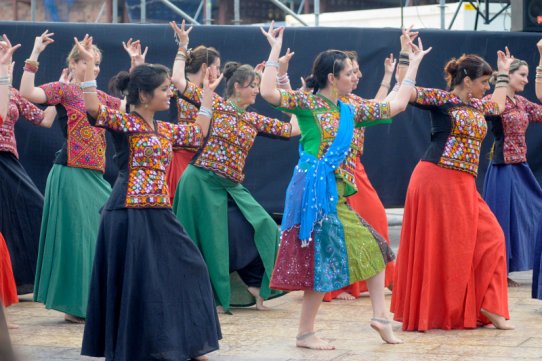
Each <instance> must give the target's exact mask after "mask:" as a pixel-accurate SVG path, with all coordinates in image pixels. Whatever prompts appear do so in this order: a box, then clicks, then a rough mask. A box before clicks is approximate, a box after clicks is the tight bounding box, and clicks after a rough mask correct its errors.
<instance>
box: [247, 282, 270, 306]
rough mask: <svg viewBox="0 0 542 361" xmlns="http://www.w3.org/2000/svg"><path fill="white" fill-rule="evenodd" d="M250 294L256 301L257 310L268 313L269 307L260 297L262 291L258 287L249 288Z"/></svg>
mask: <svg viewBox="0 0 542 361" xmlns="http://www.w3.org/2000/svg"><path fill="white" fill-rule="evenodd" d="M247 290H248V292H249V293H250V294H251V295H252V296H254V298H255V299H256V309H257V310H259V311H268V310H269V307H267V306H264V304H263V301H264V300H263V298H262V296H260V289H259V288H257V287H248V288H247Z"/></svg>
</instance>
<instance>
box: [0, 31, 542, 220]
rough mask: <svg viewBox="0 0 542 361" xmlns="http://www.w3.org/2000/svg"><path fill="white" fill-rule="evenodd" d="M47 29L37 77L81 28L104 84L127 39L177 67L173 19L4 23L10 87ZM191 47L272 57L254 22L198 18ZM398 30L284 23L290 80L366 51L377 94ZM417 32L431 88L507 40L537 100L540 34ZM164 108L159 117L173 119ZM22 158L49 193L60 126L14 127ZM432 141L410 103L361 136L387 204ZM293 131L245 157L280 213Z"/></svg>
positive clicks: (251, 177)
mask: <svg viewBox="0 0 542 361" xmlns="http://www.w3.org/2000/svg"><path fill="white" fill-rule="evenodd" d="M45 29H49V31H52V32H54V33H55V37H54V38H55V43H53V44H52V45H50V46H49V47H48V48H47V49H46V50H45V51H44V52H43V53H42V55H41V56H40V59H39V61H40V69H39V71H38V73H37V75H36V84H42V83H45V82H49V81H55V80H57V79H58V78H59V76H60V72H61V70H62V67H63V66H65V59H66V56H67V54H68V52H69V50H70V48H71V46H72V44H73V37H74V36H77V37H79V38H82V37H83V36H84V35H85V33H89V34H91V35H92V36H93V37H94V41H95V43H96V44H97V45H98V46H99V47H100V48H101V49H102V51H103V61H102V65H101V72H100V75H99V77H98V85H99V87H100V89H102V90H106V88H107V81H108V80H109V79H110V78H111V77H112V76H113V75H114V74H116V73H117V72H118V71H120V70H126V69H128V68H129V66H130V62H129V58H128V56H127V54H126V53H125V52H124V49H123V48H122V45H121V41H126V40H128V39H129V38H134V39H140V40H141V41H142V43H143V46H147V45H148V46H149V53H148V55H147V62H149V63H161V64H164V65H167V66H169V67H171V65H172V63H173V59H174V57H175V53H176V49H177V45H176V44H175V42H174V40H173V35H172V31H171V29H170V28H169V26H167V25H137V24H64V23H21V22H4V23H0V32H1V33H5V34H7V35H8V36H9V37H10V39H11V41H12V42H13V43H14V44H17V43H21V44H22V45H23V46H22V48H21V49H19V50H18V51H17V52H16V54H15V61H16V62H17V64H16V69H15V72H14V86H16V87H18V86H19V82H20V78H21V74H22V65H23V62H24V59H26V58H27V57H28V56H29V54H30V52H31V50H32V45H33V42H34V37H35V36H36V35H39V34H40V33H41V32H43V31H44V30H45ZM190 35H191V39H190V47H195V46H197V45H198V44H204V45H207V46H214V47H216V48H217V49H218V50H219V51H220V53H221V55H222V64H224V63H225V62H226V61H229V60H236V61H239V62H241V63H248V64H252V65H255V64H257V63H259V62H261V61H262V60H265V59H267V55H268V52H269V45H268V43H267V41H266V40H265V38H264V37H263V36H262V34H261V33H260V30H259V28H258V27H253V26H242V27H240V26H238V27H235V26H198V27H196V28H195V29H194V30H193V31H192V32H191V34H190ZM399 35H400V31H399V30H398V29H360V28H287V29H286V31H285V35H284V44H283V51H286V48H288V47H289V48H291V49H292V51H295V56H294V58H293V59H292V61H291V63H290V70H289V75H290V79H291V81H292V86H293V87H294V88H295V87H298V86H300V81H299V78H300V76H305V75H308V73H309V72H310V69H311V64H312V61H313V59H314V58H315V56H316V55H317V54H318V52H320V51H322V50H325V49H329V48H335V49H341V50H350V49H352V50H356V51H357V52H358V53H359V55H360V66H361V69H362V71H363V74H364V75H363V79H362V80H361V82H360V85H359V89H358V90H357V91H356V92H357V93H358V94H359V95H361V96H363V97H366V98H372V97H373V96H374V94H375V93H376V91H377V89H378V86H379V84H380V81H381V79H382V75H383V71H384V70H383V61H384V58H385V57H386V56H387V55H389V53H392V52H393V53H394V54H395V55H396V56H397V55H398V51H399ZM420 36H421V38H422V39H423V42H424V45H425V46H426V47H428V46H432V47H433V50H432V52H431V53H430V54H428V55H427V56H426V58H425V59H424V60H423V63H422V65H421V68H420V71H419V74H418V78H417V83H418V85H421V86H426V87H439V88H444V87H445V82H444V79H443V67H444V65H445V64H446V62H447V60H448V59H449V58H451V57H454V56H455V57H459V56H460V55H461V54H463V53H476V54H479V55H481V56H483V57H484V58H486V59H487V60H488V61H489V63H490V64H492V65H495V64H496V58H497V57H496V52H497V50H498V49H504V47H505V46H508V47H510V49H511V51H512V53H513V54H514V55H515V56H516V57H517V58H520V59H524V60H526V61H527V62H528V63H529V64H530V69H531V75H530V79H531V84H529V85H528V86H527V90H526V92H525V94H524V95H525V96H526V97H527V98H528V99H531V100H533V101H536V98H535V95H534V68H535V66H536V65H538V60H539V55H538V51H537V49H536V43H537V41H538V40H539V38H540V35H539V34H531V33H504V32H502V33H501V32H499V33H496V32H483V31H480V32H472V31H453V32H452V31H440V30H423V29H422V30H421V31H420ZM253 108H254V109H255V110H256V111H258V112H260V113H262V114H266V115H271V116H276V117H279V118H280V117H283V115H282V114H281V113H279V112H277V111H276V110H274V109H273V108H272V107H271V106H269V105H268V104H267V103H265V101H263V100H261V99H260V100H258V102H257V103H256V104H255V105H254V106H253ZM167 117H168V115H167V114H163V115H162V119H164V120H167ZM16 135H17V142H18V147H19V152H20V155H21V161H22V163H23V165H24V166H25V168H26V170H27V171H28V173H29V174H30V176H31V177H32V179H33V180H34V181H35V182H36V184H37V185H38V187H39V188H40V189H41V190H42V191H43V189H44V187H45V180H46V178H47V174H48V172H49V170H50V168H51V163H52V161H53V159H54V156H55V152H56V151H57V150H58V149H60V146H61V144H62V141H63V139H62V136H61V132H60V129H59V128H58V125H53V127H52V129H41V128H39V127H35V126H32V125H31V124H29V123H27V122H24V121H21V122H18V124H17V128H16ZM429 139H430V120H429V114H428V113H427V112H424V111H421V110H418V109H415V108H413V107H409V108H408V109H407V111H405V112H404V113H403V114H401V115H399V116H397V117H395V119H394V121H393V123H392V124H391V125H378V126H374V127H370V128H368V129H367V136H366V142H365V155H364V156H363V159H362V161H363V163H364V164H365V167H366V170H367V173H368V175H369V178H370V179H371V181H372V183H373V185H374V186H375V188H376V190H377V191H378V193H379V195H380V197H381V199H382V201H383V202H384V204H385V206H386V207H400V206H402V205H403V203H404V198H405V193H406V189H407V186H408V181H409V179H410V174H411V172H412V170H413V168H414V166H415V165H416V163H417V162H418V160H419V158H420V157H421V156H422V154H423V152H424V150H425V148H426V147H427V145H428V144H429ZM492 141H493V140H492V137H491V135H490V134H489V135H488V137H487V138H486V140H485V141H484V145H483V150H482V157H481V158H482V159H481V162H480V173H479V176H478V186H479V189H480V190H481V185H482V183H483V177H484V175H485V170H486V168H487V163H488V153H489V149H490V147H491V143H492ZM108 144H109V145H110V146H109V147H108V152H107V155H108V166H107V173H106V178H107V179H108V180H109V181H111V182H113V181H114V179H115V175H116V168H115V165H114V163H113V161H112V156H113V153H114V150H113V146H112V143H111V142H109V143H108ZM527 144H528V147H529V153H528V159H529V163H530V165H531V167H532V169H533V171H534V172H535V175H536V176H537V178H538V179H541V178H542V155H540V154H542V127H541V126H538V125H536V124H534V125H532V126H531V127H530V128H529V131H528V135H527ZM297 147H298V142H297V140H296V139H292V140H287V141H285V140H277V139H270V138H266V137H258V138H257V139H256V143H255V145H254V148H253V149H252V151H251V153H250V155H249V157H248V160H247V165H246V174H247V176H246V180H245V185H246V186H247V187H248V188H249V189H250V190H251V191H252V192H253V195H254V196H255V198H256V199H257V200H258V201H260V202H261V203H262V205H263V206H264V207H265V208H266V209H267V210H268V211H269V212H282V209H283V205H284V195H285V189H286V186H287V184H288V181H289V179H290V176H291V174H292V170H293V167H294V166H295V163H296V161H297Z"/></svg>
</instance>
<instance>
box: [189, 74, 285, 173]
mask: <svg viewBox="0 0 542 361" xmlns="http://www.w3.org/2000/svg"><path fill="white" fill-rule="evenodd" d="M183 95H184V96H185V97H186V98H188V99H190V100H191V101H193V102H195V103H196V104H201V97H202V89H201V88H199V87H197V86H195V85H194V84H192V83H190V82H189V83H188V84H187V86H186V89H185V91H184V93H183ZM291 132H292V126H291V124H290V123H286V122H283V121H280V120H278V119H274V118H269V117H265V116H263V115H260V114H258V113H254V112H247V111H244V110H243V109H240V108H238V107H236V106H235V104H233V103H232V102H230V101H228V100H225V99H223V98H221V97H219V96H215V98H214V101H213V118H212V120H211V125H210V127H209V133H208V135H207V138H206V139H205V142H204V144H203V146H202V147H201V149H200V150H198V152H197V153H196V155H195V156H194V158H193V159H192V164H193V165H195V166H196V167H200V168H204V169H207V170H210V171H212V172H214V173H216V174H218V175H220V176H222V177H224V178H227V179H229V180H231V181H233V182H237V183H241V182H242V181H243V179H244V178H245V174H244V173H243V169H244V167H245V160H246V158H247V155H248V152H249V150H250V148H252V145H253V144H254V139H255V138H256V135H258V133H262V134H269V135H274V136H278V137H284V138H288V137H290V134H291Z"/></svg>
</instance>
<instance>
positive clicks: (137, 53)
mask: <svg viewBox="0 0 542 361" xmlns="http://www.w3.org/2000/svg"><path fill="white" fill-rule="evenodd" d="M122 46H123V47H124V50H126V52H127V53H128V55H129V56H130V59H131V62H132V66H138V65H141V64H143V63H145V57H146V56H147V51H148V50H149V47H148V46H146V47H145V51H143V52H141V41H139V40H135V41H132V38H130V39H128V41H127V42H126V43H125V42H124V41H123V42H122Z"/></svg>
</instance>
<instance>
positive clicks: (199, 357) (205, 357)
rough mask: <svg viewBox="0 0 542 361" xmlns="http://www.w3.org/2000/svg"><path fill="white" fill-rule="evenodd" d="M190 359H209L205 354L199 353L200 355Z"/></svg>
mask: <svg viewBox="0 0 542 361" xmlns="http://www.w3.org/2000/svg"><path fill="white" fill-rule="evenodd" d="M192 360H196V361H207V360H209V357H207V356H205V355H201V356H198V357H193V358H192Z"/></svg>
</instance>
